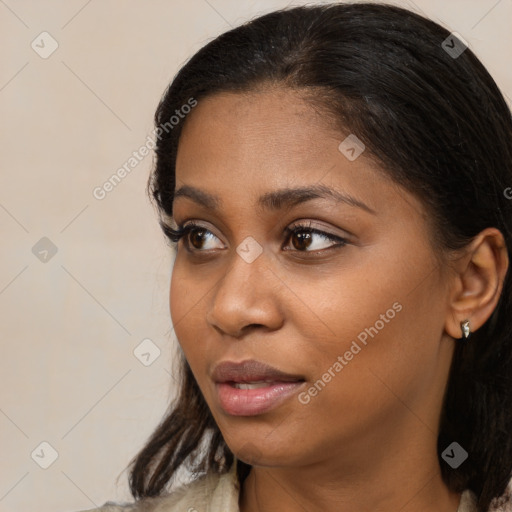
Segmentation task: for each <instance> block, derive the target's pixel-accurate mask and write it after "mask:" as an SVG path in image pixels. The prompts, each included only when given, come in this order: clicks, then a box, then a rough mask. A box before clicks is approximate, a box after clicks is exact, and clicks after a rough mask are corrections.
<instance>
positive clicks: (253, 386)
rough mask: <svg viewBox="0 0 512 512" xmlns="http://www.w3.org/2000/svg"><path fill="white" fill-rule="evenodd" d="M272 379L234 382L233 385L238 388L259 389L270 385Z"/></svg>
mask: <svg viewBox="0 0 512 512" xmlns="http://www.w3.org/2000/svg"><path fill="white" fill-rule="evenodd" d="M269 382H270V381H261V380H260V381H258V382H233V383H232V386H233V387H234V388H236V389H257V388H266V387H268V385H269Z"/></svg>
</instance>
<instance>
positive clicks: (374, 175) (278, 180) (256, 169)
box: [176, 87, 421, 211]
mask: <svg viewBox="0 0 512 512" xmlns="http://www.w3.org/2000/svg"><path fill="white" fill-rule="evenodd" d="M349 135H350V134H349V133H348V132H343V131H341V130H340V129H338V128H336V127H335V125H334V123H333V120H332V117H331V118H330V117H329V116H327V114H326V113H325V112H323V111H321V110H319V109H318V108H315V106H314V105H312V104H311V103H309V102H308V101H306V100H305V99H304V98H303V95H301V94H300V93H299V92H297V91H295V90H291V89H286V88H282V87H280V88H278V87H274V88H268V89H262V90H257V91H253V92H247V93H232V92H229V93H218V94H215V95H212V96H209V97H206V98H204V99H200V100H199V101H198V105H197V106H196V107H195V109H194V110H193V111H192V112H191V114H189V116H188V117H187V119H186V120H185V125H184V127H183V131H182V134H181V137H180V142H179V147H178V154H177V161H176V189H177V190H178V189H180V188H181V187H183V186H184V185H186V186H192V187H194V188H196V189H202V190H205V191H207V192H210V194H214V195H217V196H218V197H219V198H220V199H221V201H222V198H226V199H227V200H228V201H229V200H230V199H232V198H238V201H239V202H243V203H244V204H251V205H252V206H257V201H258V200H259V198H260V197H261V196H263V195H265V194H267V195H268V194H269V193H271V192H272V191H275V190H280V189H283V188H290V187H292V186H293V187H306V186H312V185H314V186H319V185H320V186H325V187H328V188H331V189H333V190H335V191H338V192H340V193H343V194H345V195H346V196H350V197H352V198H353V199H355V200H360V201H361V202H364V203H365V204H366V205H368V206H369V207H370V208H371V209H373V210H375V211H377V210H379V209H381V210H382V209H383V208H384V209H390V208H392V207H393V205H396V204H397V200H398V198H397V194H398V195H401V196H402V198H403V199H406V201H409V202H412V203H415V204H413V206H414V208H415V209H416V210H417V211H421V205H420V204H419V202H418V201H417V200H416V199H415V198H414V197H413V196H412V195H410V194H408V192H406V191H405V189H402V188H401V187H398V186H397V184H395V183H394V182H392V181H391V180H390V179H389V177H388V176H387V175H386V174H385V173H384V172H383V171H382V170H381V169H379V167H378V165H377V164H375V163H374V161H373V160H372V159H371V158H370V157H369V155H368V154H365V152H364V151H363V153H362V154H361V155H360V156H359V157H358V158H356V159H355V160H349V159H348V158H347V157H346V156H345V155H344V154H343V153H342V152H341V151H340V150H339V145H340V143H341V142H342V141H344V140H345V139H346V138H347V136H349ZM407 196H410V197H407Z"/></svg>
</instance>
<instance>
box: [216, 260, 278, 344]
mask: <svg viewBox="0 0 512 512" xmlns="http://www.w3.org/2000/svg"><path fill="white" fill-rule="evenodd" d="M223 271H224V275H223V276H222V277H221V278H220V280H219V281H218V283H217V285H216V287H215V288H214V293H213V294H212V295H211V302H210V306H209V309H208V312H207V315H206V320H207V322H208V324H209V325H211V326H213V327H214V328H216V329H218V330H220V331H221V332H222V333H224V334H226V335H229V336H232V337H234V338H239V337H241V336H242V335H243V334H244V333H245V332H246V331H247V330H249V329H250V328H252V327H260V328H264V329H268V330H274V329H279V327H280V326H281V325H282V323H283V315H282V312H281V309H280V307H279V305H280V301H279V289H280V288H282V286H279V284H280V283H279V281H280V280H279V278H278V277H277V276H276V274H275V273H274V272H273V271H272V270H271V269H270V268H269V266H268V262H267V261H266V258H265V252H263V253H262V254H261V255H260V256H259V257H258V258H256V260H254V261H252V262H251V263H247V262H246V261H245V260H244V259H243V258H242V257H240V256H239V255H238V253H236V252H234V254H233V256H232V257H231V258H230V261H229V263H227V264H226V267H225V268H224V269H223ZM281 284H282V283H281Z"/></svg>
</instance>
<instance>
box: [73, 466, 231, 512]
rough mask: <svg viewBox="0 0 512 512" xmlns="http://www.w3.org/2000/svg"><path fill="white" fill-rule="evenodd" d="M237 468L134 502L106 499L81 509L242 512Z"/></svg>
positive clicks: (118, 511) (102, 511) (113, 511)
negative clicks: (105, 501)
mask: <svg viewBox="0 0 512 512" xmlns="http://www.w3.org/2000/svg"><path fill="white" fill-rule="evenodd" d="M233 466H235V465H233ZM234 469H236V468H234V467H232V468H231V470H230V471H229V472H228V473H223V474H219V473H209V474H207V475H204V476H202V477H199V478H197V479H196V480H193V481H192V482H189V483H187V484H184V485H182V486H180V487H178V488H177V489H175V490H174V491H173V492H171V493H170V494H167V495H164V496H158V497H154V498H144V499H142V500H140V501H137V502H135V503H123V504H121V503H114V502H107V503H105V504H104V505H103V506H101V507H99V508H95V509H90V510H87V511H85V510H83V511H81V512H178V511H179V512H206V511H209V512H217V511H218V512H239V508H238V497H239V489H240V486H239V483H238V478H237V477H236V473H235V471H234Z"/></svg>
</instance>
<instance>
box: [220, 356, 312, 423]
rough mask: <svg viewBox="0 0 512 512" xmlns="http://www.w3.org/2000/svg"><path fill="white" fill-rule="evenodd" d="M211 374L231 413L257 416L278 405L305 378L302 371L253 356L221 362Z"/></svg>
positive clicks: (224, 403) (227, 411)
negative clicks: (291, 370)
mask: <svg viewBox="0 0 512 512" xmlns="http://www.w3.org/2000/svg"><path fill="white" fill-rule="evenodd" d="M212 378H213V380H214V381H215V389H216V393H217V399H218V402H219V405H220V407H221V408H222V409H223V410H224V412H225V413H226V414H229V415H232V416H254V415H257V414H263V413H265V412H268V411H270V410H272V409H275V408H276V407H278V406H279V405H281V404H282V403H283V402H284V401H285V400H286V399H287V398H290V397H291V396H292V395H294V394H295V393H296V392H297V391H298V390H299V388H301V387H303V386H304V383H305V382H306V381H305V379H304V377H303V376H301V375H293V374H289V373H285V372H283V371H281V370H278V369H276V368H274V367H272V366H270V365H267V364H265V363H261V362H259V361H254V360H248V361H243V362H240V363H235V362H230V361H225V362H222V363H220V364H218V365H217V366H216V367H215V369H214V372H213V374H212Z"/></svg>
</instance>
